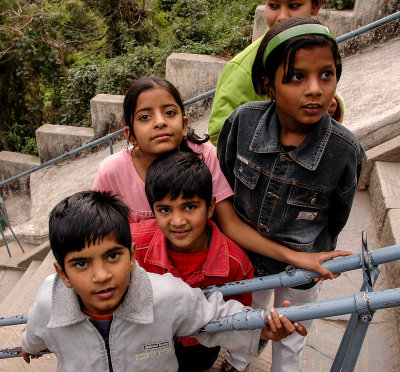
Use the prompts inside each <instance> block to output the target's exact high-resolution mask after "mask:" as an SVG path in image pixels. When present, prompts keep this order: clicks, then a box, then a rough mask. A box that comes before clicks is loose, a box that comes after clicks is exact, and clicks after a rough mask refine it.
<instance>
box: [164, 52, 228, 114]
mask: <svg viewBox="0 0 400 372" xmlns="http://www.w3.org/2000/svg"><path fill="white" fill-rule="evenodd" d="M226 63H227V61H226V60H225V59H222V58H217V57H212V56H208V55H203V54H190V53H173V54H171V55H170V56H169V57H168V58H167V66H166V72H165V77H166V79H167V80H168V81H170V82H171V83H172V84H174V85H175V87H176V88H177V89H178V90H179V92H180V94H181V96H182V98H183V100H184V101H185V100H187V99H189V98H193V97H195V96H198V95H199V94H202V93H205V92H207V91H209V90H212V89H215V88H216V86H217V83H218V79H219V76H220V75H221V73H222V70H223V69H224V67H225V65H226ZM212 100H213V99H212V98H208V99H206V100H203V101H201V102H198V103H195V104H193V105H190V106H188V107H187V108H186V113H187V115H188V116H189V118H190V120H192V121H193V120H197V119H198V118H200V117H201V116H203V115H204V112H205V111H207V110H209V109H210V108H211V105H212Z"/></svg>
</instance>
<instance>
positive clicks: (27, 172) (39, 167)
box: [0, 129, 124, 187]
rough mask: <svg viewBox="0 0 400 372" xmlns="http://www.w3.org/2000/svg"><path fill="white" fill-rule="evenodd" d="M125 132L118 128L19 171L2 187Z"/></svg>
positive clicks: (2, 184) (0, 184)
mask: <svg viewBox="0 0 400 372" xmlns="http://www.w3.org/2000/svg"><path fill="white" fill-rule="evenodd" d="M123 132H124V130H123V129H120V130H118V131H116V132H113V133H110V134H107V135H106V136H104V137H101V138H99V139H97V140H95V141H92V142H89V143H86V144H85V145H83V146H80V147H78V148H76V149H74V150H71V151H69V152H67V153H65V154H62V155H60V156H57V157H56V158H54V159H51V160H49V161H46V162H45V163H43V164H40V165H38V166H37V167H34V168H31V169H28V170H26V171H25V172H22V173H19V174H17V175H15V176H13V177H10V178H8V179H6V180H4V181H2V182H0V187H2V186H4V185H6V184H8V183H10V182H12V181H15V180H17V179H19V178H21V177H25V176H28V175H29V174H31V173H33V172H36V171H37V170H39V169H42V168H45V167H47V166H49V165H52V164H55V163H58V162H59V161H61V160H64V159H66V158H69V157H70V156H72V155H76V154H79V153H80V152H82V151H85V150H87V149H89V148H91V147H94V146H97V145H99V144H100V143H103V142H106V141H109V140H110V139H112V138H114V137H118V136H120V135H121V134H122V133H123ZM110 152H111V153H112V150H110Z"/></svg>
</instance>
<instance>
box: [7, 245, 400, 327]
mask: <svg viewBox="0 0 400 372" xmlns="http://www.w3.org/2000/svg"><path fill="white" fill-rule="evenodd" d="M368 258H369V260H370V264H371V265H372V266H377V265H380V264H383V263H387V262H391V261H395V260H400V245H393V246H389V247H384V248H380V249H377V250H375V251H370V252H369V253H368ZM321 265H322V266H323V267H324V268H326V269H328V270H329V271H330V272H332V273H333V274H339V273H343V272H346V271H351V270H355V269H360V268H361V267H362V253H358V254H354V255H351V256H346V257H337V258H335V259H333V260H329V261H325V262H323V263H322V264H321ZM319 277H320V275H319V274H318V273H316V272H314V271H307V270H303V269H294V270H293V271H290V270H288V271H286V272H285V271H284V272H281V273H279V274H275V275H269V276H264V277H258V278H253V279H248V280H242V281H237V282H231V283H226V284H222V285H212V286H208V287H205V288H203V291H204V293H205V295H206V296H209V295H210V294H211V293H213V292H216V291H219V292H221V293H222V294H223V295H224V296H234V295H238V294H240V293H247V292H257V291H262V290H265V289H273V288H279V287H295V286H297V285H301V284H306V283H310V282H311V281H312V280H313V279H315V278H319ZM0 325H1V323H0Z"/></svg>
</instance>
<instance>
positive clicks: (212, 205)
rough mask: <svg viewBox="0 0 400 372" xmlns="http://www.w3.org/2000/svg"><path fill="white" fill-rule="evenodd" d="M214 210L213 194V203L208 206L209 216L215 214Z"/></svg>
mask: <svg viewBox="0 0 400 372" xmlns="http://www.w3.org/2000/svg"><path fill="white" fill-rule="evenodd" d="M214 210H215V196H213V197H212V198H211V204H210V206H209V207H208V211H207V218H208V219H210V218H211V217H212V215H213V214H214Z"/></svg>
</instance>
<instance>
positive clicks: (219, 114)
mask: <svg viewBox="0 0 400 372" xmlns="http://www.w3.org/2000/svg"><path fill="white" fill-rule="evenodd" d="M261 99H262V98H261V97H259V96H258V95H257V94H256V92H255V91H254V88H253V82H252V80H251V75H250V74H249V73H248V71H246V70H245V69H243V67H241V66H240V65H239V64H237V63H235V62H232V61H231V62H229V63H228V64H227V65H226V66H225V68H224V70H223V71H222V74H221V76H220V78H219V80H218V85H217V91H216V93H215V97H214V103H213V106H212V110H211V116H210V121H209V124H208V134H209V136H210V141H211V142H212V143H213V144H214V145H215V146H217V142H218V137H219V135H220V131H221V128H222V125H223V124H224V122H225V120H226V119H227V118H228V116H229V115H230V114H231V113H232V112H233V111H234V110H235V109H236V108H238V107H239V106H240V105H242V104H243V103H246V102H250V101H258V100H261Z"/></svg>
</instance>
